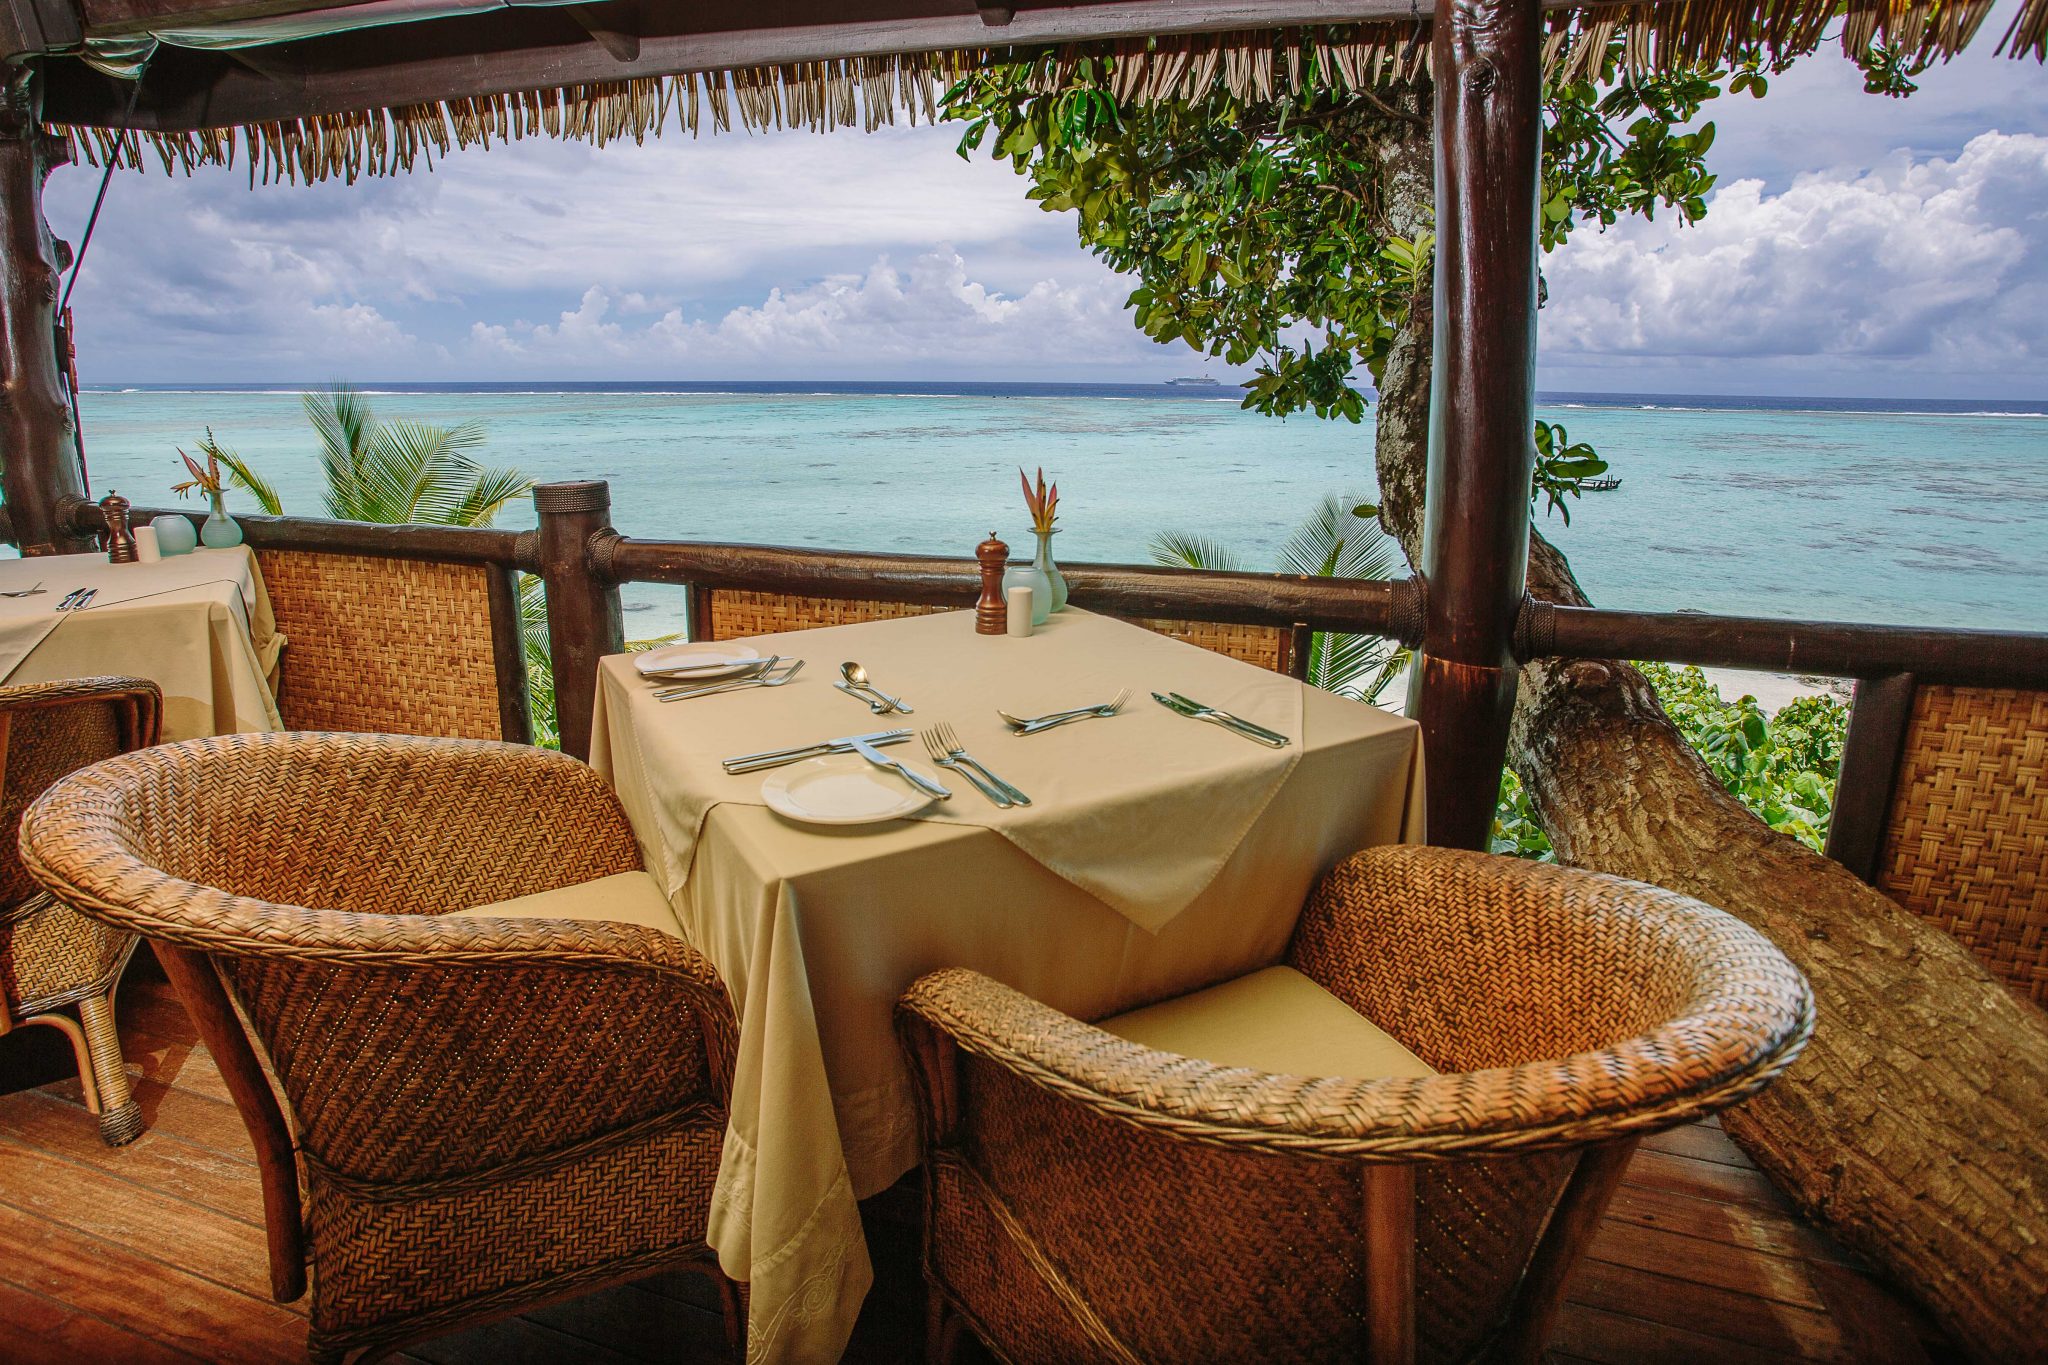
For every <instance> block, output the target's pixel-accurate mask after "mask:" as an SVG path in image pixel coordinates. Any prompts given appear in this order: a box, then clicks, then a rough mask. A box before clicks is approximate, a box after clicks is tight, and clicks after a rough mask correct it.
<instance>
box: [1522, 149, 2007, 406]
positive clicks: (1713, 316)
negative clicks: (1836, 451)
mask: <svg viewBox="0 0 2048 1365" xmlns="http://www.w3.org/2000/svg"><path fill="white" fill-rule="evenodd" d="M1545 274H1546V278H1547V281H1548V284H1549V286H1550V298H1551V302H1550V305H1549V306H1548V307H1547V308H1546V309H1545V310H1544V313H1543V318H1542V341H1543V359H1544V361H1545V363H1546V366H1574V365H1588V364H1593V365H1598V364H1603V363H1605V364H1614V363H1616V362H1622V361H1629V360H1634V361H1653V362H1656V363H1657V364H1659V365H1660V366H1665V367H1671V366H1685V367H1691V368H1693V369H1694V370H1695V371H1696V372H1697V373H1699V374H1701V375H1713V374H1717V373H1723V372H1726V371H1728V370H1730V369H1731V368H1734V367H1736V366H1737V365H1738V364H1739V363H1740V362H1750V363H1749V365H1748V367H1747V368H1749V369H1750V370H1754V369H1755V368H1756V366H1755V364H1754V362H1756V361H1759V360H1767V361H1769V362H1770V363H1771V364H1773V365H1776V366H1790V367H1791V370H1792V371H1795V372H1796V371H1800V370H1806V371H1827V372H1833V373H1844V372H1853V371H1863V372H1866V373H1869V372H1875V371H1883V372H1887V373H1893V374H1897V375H1902V376H1915V377H1918V376H1925V375H1927V374H1930V373H1949V374H1965V375H1972V376H1984V375H1986V374H1998V375H2001V376H2005V377H2007V378H2008V379H2009V380H2018V379H2020V378H2023V377H2024V378H2025V379H2026V381H2027V382H2026V383H2025V385H2024V387H2025V388H2027V389H2028V390H2033V389H2038V388H2039V376H2040V374H2041V373H2042V371H2043V366H2044V362H2048V137H2040V136H2035V135H2032V134H2004V133H1995V132H1994V133H1985V134H1982V135H1980V136H1978V137H1976V138H1973V139H1972V140H1971V141H1970V142H1969V143H1968V144H1967V145H1966V146H1965V147H1964V148H1963V149H1962V151H1961V152H1960V153H1959V154H1958V155H1956V156H1954V157H1953V158H1938V157H1937V158H1926V159H1918V160H1916V159H1914V158H1912V157H1910V156H1907V155H1904V154H1901V155H1898V156H1895V157H1893V158H1891V159H1890V160H1889V161H1887V162H1886V163H1885V164H1883V165H1881V166H1879V167H1877V168H1876V169H1874V170H1869V171H1864V172H1840V171H1836V172H1826V173H1820V174H1809V175H1804V176H1801V177H1799V178H1798V179H1796V180H1795V181H1793V183H1792V184H1791V185H1790V187H1789V188H1787V189H1785V190H1784V191H1783V192H1781V193H1777V194H1769V193H1766V192H1765V190H1764V187H1763V185H1762V184H1761V183H1760V182H1759V181H1756V180H1738V181H1735V182H1734V183H1732V184H1727V185H1724V186H1723V187H1722V188H1720V189H1719V190H1718V191H1716V193H1715V194H1714V196H1713V199H1712V202H1711V203H1710V205H1709V210H1708V213H1707V216H1706V219H1705V220H1704V221H1703V222H1702V223H1700V224H1698V225H1696V226H1693V227H1690V228H1686V227H1680V226H1678V225H1677V224H1675V223H1674V222H1672V221H1670V220H1668V219H1660V220H1659V221H1657V222H1654V223H1648V222H1642V221H1630V222H1627V223H1624V224H1621V225H1619V226H1617V227H1615V228H1613V229H1610V230H1608V231H1607V232H1605V233H1591V232H1582V233H1580V234H1578V235H1576V236H1575V237H1574V239H1573V240H1572V241H1571V243H1570V244H1569V245H1568V246H1566V247H1565V248H1564V249H1563V250H1561V251H1560V252H1558V253H1557V254H1556V255H1555V256H1553V257H1552V258H1551V259H1550V261H1549V262H1547V264H1546V268H1545ZM1643 387H1649V386H1647V385H1645V386H1643ZM1692 391H1699V390H1692ZM1912 391H1913V392H1925V391H1926V389H1925V386H1924V385H1923V387H1922V388H1920V389H1916V390H1912Z"/></svg>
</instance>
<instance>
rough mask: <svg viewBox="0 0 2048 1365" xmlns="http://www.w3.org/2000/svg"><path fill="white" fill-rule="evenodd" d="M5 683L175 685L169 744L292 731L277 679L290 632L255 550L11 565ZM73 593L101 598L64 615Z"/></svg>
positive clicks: (0, 646) (167, 719) (2, 656)
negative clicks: (125, 679)
mask: <svg viewBox="0 0 2048 1365" xmlns="http://www.w3.org/2000/svg"><path fill="white" fill-rule="evenodd" d="M38 582H40V583H41V584H42V585H43V588H44V591H43V592H42V593H41V594H39V595H37V596H35V597H0V683H5V684H8V685H18V684H21V683H33V682H54V681H56V680H57V679H60V678H85V677H93V676H95V675H98V674H106V673H122V674H128V675H130V676H133V677H141V678H148V679H150V680H151V681H152V682H154V683H156V685H157V686H158V687H160V688H162V689H163V694H164V725H163V737H164V739H165V740H166V741H169V740H175V739H197V738H200V737H202V736H206V735H224V734H230V733H234V732H236V731H245V730H253V731H262V730H281V729H283V728H284V726H283V723H282V722H281V721H280V720H279V718H278V714H277V701H276V697H275V695H274V693H275V688H274V680H275V678H276V673H277V665H278V657H279V654H280V653H281V651H282V650H283V648H284V643H285V641H284V637H283V636H281V635H279V634H278V633H277V623H276V621H275V620H274V619H273V618H272V616H271V613H270V598H269V596H268V595H267V594H266V593H265V592H264V590H263V575H262V574H261V573H260V572H258V570H257V568H256V557H255V556H254V555H253V554H251V553H250V552H249V550H248V547H246V546H236V547H235V548H234V549H231V550H195V551H194V552H193V553H191V554H188V555H176V556H173V557H171V558H169V559H165V560H161V561H159V562H156V563H152V564H109V563H107V560H106V556H105V555H97V554H83V555H43V556H40V557H37V558H33V559H18V560H4V561H0V591H14V590H17V589H22V588H28V587H32V586H33V585H35V584H36V583H38ZM73 588H93V589H96V590H97V595H96V596H95V597H94V598H93V601H92V605H91V606H89V607H87V608H85V609H84V610H83V611H64V612H60V611H57V610H55V608H56V605H57V603H59V602H61V601H63V600H64V595H65V594H66V593H68V592H70V591H71V590H72V589H73Z"/></svg>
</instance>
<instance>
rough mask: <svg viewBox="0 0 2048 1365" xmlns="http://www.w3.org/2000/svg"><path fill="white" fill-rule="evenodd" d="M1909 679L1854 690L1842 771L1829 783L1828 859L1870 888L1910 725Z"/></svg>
mask: <svg viewBox="0 0 2048 1365" xmlns="http://www.w3.org/2000/svg"><path fill="white" fill-rule="evenodd" d="M1918 691H1919V688H1918V686H1917V684H1916V683H1915V681H1914V678H1913V675H1912V674H1911V673H1894V674H1892V675H1890V676H1889V677H1884V678H1865V679H1863V680H1862V681H1860V682H1858V683H1857V684H1856V698H1855V701H1854V702H1853V703H1851V705H1850V707H1849V733H1848V734H1847V735H1845V736H1844V737H1843V742H1842V767H1841V771H1840V773H1839V774H1837V776H1836V779H1835V810H1834V818H1833V819H1832V820H1830V821H1829V822H1828V850H1827V851H1828V856H1829V857H1830V858H1833V859H1834V860H1835V861H1836V862H1838V863H1840V864H1841V865H1842V866H1843V867H1846V868H1848V869H1849V870H1850V871H1851V872H1854V873H1855V874H1856V875H1857V876H1859V877H1861V878H1862V879H1863V880H1864V881H1866V882H1873V883H1874V882H1876V880H1877V874H1878V871H1879V869H1878V865H1877V860H1878V858H1879V856H1881V855H1882V854H1883V852H1884V834H1885V826H1886V825H1887V824H1888V823H1889V822H1890V820H1891V814H1892V790H1893V787H1894V786H1895V785H1896V784H1897V781H1898V775H1899V756H1900V754H1901V753H1902V752H1903V751H1904V750H1905V747H1906V730H1907V729H1908V727H1910V726H1911V725H1912V723H1913V696H1914V694H1915V693H1916V692H1918Z"/></svg>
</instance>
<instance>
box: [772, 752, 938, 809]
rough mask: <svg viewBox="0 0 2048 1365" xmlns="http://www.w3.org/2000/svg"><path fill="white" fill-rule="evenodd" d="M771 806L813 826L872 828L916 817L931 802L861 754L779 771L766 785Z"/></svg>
mask: <svg viewBox="0 0 2048 1365" xmlns="http://www.w3.org/2000/svg"><path fill="white" fill-rule="evenodd" d="M761 799H762V800H763V801H765V802H767V803H768V808H769V809H770V810H772V811H775V812H776V813H778V814H781V815H786V816H788V817H789V818H790V819H792V820H801V821H803V822H804V823H806V824H811V825H871V824H875V823H877V822H878V821H882V820H900V819H902V818H903V817H904V816H906V815H915V814H916V813H917V812H918V811H921V810H923V809H924V808H925V807H926V806H929V805H930V804H931V803H932V798H930V797H929V796H926V795H925V794H924V793H923V792H921V791H916V790H914V789H913V788H912V787H911V785H910V784H909V783H908V782H905V781H904V780H903V779H902V778H900V777H898V776H897V775H896V774H894V773H888V772H884V771H882V770H881V769H880V768H877V767H876V766H875V765H874V764H872V763H870V762H868V761H867V760H866V759H864V758H862V757H861V756H860V755H859V754H827V755H826V756H825V757H823V758H807V759H805V760H804V761H803V762H801V763H792V764H790V765H789V766H788V767H786V768H777V769H775V771H773V772H771V773H769V774H768V776H767V777H766V778H765V779H763V780H762V783H761Z"/></svg>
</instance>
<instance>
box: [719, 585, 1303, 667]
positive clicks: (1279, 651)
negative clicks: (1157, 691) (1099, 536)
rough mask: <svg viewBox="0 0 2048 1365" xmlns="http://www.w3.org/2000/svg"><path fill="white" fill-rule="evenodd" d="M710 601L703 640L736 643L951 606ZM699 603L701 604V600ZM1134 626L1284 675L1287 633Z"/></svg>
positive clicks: (761, 596) (1166, 623) (771, 598)
mask: <svg viewBox="0 0 2048 1365" xmlns="http://www.w3.org/2000/svg"><path fill="white" fill-rule="evenodd" d="M704 597H708V598H709V599H710V603H711V606H710V629H709V632H708V633H706V634H704V635H703V636H702V637H701V638H704V639H709V640H736V639H740V638H742V637H745V636H750V635H773V634H776V633H778V632H781V631H787V630H813V629H816V628H818V627H820V626H847V625H854V624H857V623H859V622H862V621H885V620H894V619H896V618H897V617H902V616H925V615H929V614H930V613H932V612H937V611H949V610H952V608H949V607H934V606H925V605H921V604H918V603H913V602H881V601H873V600H868V599H859V598H832V597H800V596H795V595H791V594H787V593H764V592H739V591H734V590H728V589H725V588H718V589H714V590H712V591H710V592H708V593H706V594H704ZM699 600H702V599H701V598H700V599H699ZM1127 619H1130V620H1131V623H1132V624H1133V625H1139V626H1143V627H1145V629H1147V630H1153V631H1157V632H1159V633H1160V634H1161V635H1170V636H1172V637H1173V638H1174V639H1176V640H1185V641H1187V642H1188V643H1189V644H1191V645H1198V646H1200V647H1201V648H1203V649H1207V650H1213V651H1214V652H1216V653H1218V654H1225V655H1228V656H1229V657H1231V658H1233V659H1241V660H1243V661H1244V662H1245V663H1248V664H1252V665H1254V666H1256V667H1259V668H1265V669H1270V670H1272V671H1273V672H1276V673H1278V672H1285V671H1286V648H1287V638H1288V632H1286V631H1284V630H1281V629H1279V628H1277V627H1274V626H1242V625H1233V624H1229V623H1226V622H1218V621H1174V620H1165V619H1153V618H1144V619H1140V618H1127Z"/></svg>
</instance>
